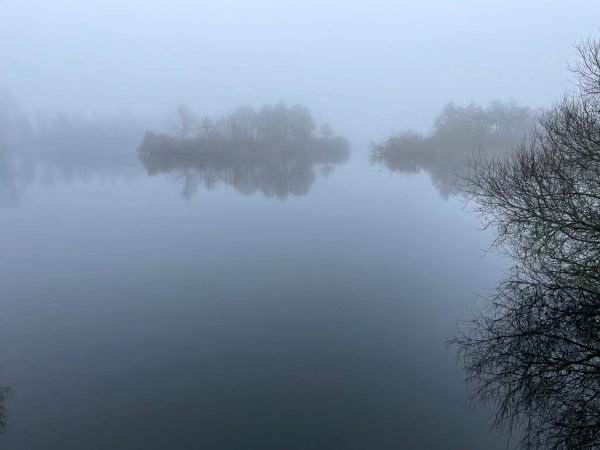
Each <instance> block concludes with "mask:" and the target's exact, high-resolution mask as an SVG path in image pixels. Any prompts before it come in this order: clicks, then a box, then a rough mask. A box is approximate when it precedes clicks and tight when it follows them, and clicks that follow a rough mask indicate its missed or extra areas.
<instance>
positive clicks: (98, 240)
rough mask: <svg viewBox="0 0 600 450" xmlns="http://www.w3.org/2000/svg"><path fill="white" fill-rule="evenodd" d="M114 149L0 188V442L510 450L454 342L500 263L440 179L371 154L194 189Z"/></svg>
mask: <svg viewBox="0 0 600 450" xmlns="http://www.w3.org/2000/svg"><path fill="white" fill-rule="evenodd" d="M109 161H113V163H114V164H113V163H111V162H108V163H107V162H106V161H105V160H104V159H103V158H98V159H96V160H94V159H92V160H85V162H84V163H82V162H78V161H77V158H74V157H70V156H67V157H62V158H54V159H50V160H49V161H48V160H47V161H45V162H44V163H43V164H41V165H40V163H39V162H36V161H29V162H27V161H25V162H24V161H21V160H19V161H16V162H15V161H13V162H11V164H12V166H11V167H13V168H14V167H20V168H21V170H22V171H23V173H25V174H26V175H23V176H20V177H15V176H13V178H12V179H8V178H7V177H6V176H5V179H4V180H3V182H2V183H3V184H2V183H0V186H2V188H1V189H0V191H1V190H2V189H4V190H3V191H2V194H1V195H0V199H2V200H3V202H2V205H3V207H2V208H1V209H0V313H1V314H0V362H1V363H2V367H3V370H2V372H0V385H10V386H12V387H13V389H14V394H13V397H12V398H11V399H10V401H9V402H8V403H7V406H8V407H9V412H10V422H9V426H8V428H7V433H6V434H5V435H4V436H1V437H0V447H2V448H6V449H11V450H17V449H60V450H68V449H166V448H172V449H254V448H256V449H309V448H310V449H333V448H340V449H345V448H349V449H350V448H356V449H461V450H464V449H473V450H475V449H477V450H480V449H504V448H505V446H506V440H505V439H503V438H500V437H499V436H498V435H496V434H494V433H490V432H489V431H488V428H489V424H490V422H489V419H488V417H489V415H490V412H489V411H485V410H483V409H481V408H478V409H473V408H470V407H469V406H468V404H466V403H465V402H466V399H467V395H466V391H465V385H464V383H463V381H462V374H461V372H460V370H459V368H458V367H457V366H456V363H455V360H454V356H453V354H452V353H448V352H446V351H445V350H444V345H443V341H444V339H445V338H446V337H448V336H449V335H450V334H451V333H452V332H453V330H454V325H455V322H456V320H457V319H461V318H468V316H469V311H471V310H472V309H476V308H477V307H478V303H476V302H474V298H475V293H476V292H484V289H485V288H486V287H487V286H493V285H494V284H495V282H496V281H497V279H498V278H499V276H500V274H501V270H502V268H503V262H502V261H500V260H499V259H498V258H497V257H494V256H493V255H488V256H487V257H485V258H483V259H482V252H481V249H482V248H485V247H486V244H487V243H488V242H489V238H490V236H489V235H486V234H484V233H482V232H478V231H477V225H478V222H477V220H476V218H474V217H472V216H469V215H467V214H465V213H464V212H462V210H461V204H460V202H458V201H457V200H456V199H452V198H450V199H448V200H445V199H443V198H442V197H440V195H439V193H438V190H436V188H435V187H434V186H433V185H432V183H431V180H430V178H429V177H428V175H426V174H418V175H411V176H406V175H402V174H390V173H389V172H388V171H387V170H386V169H383V170H382V171H380V167H378V166H369V164H368V162H367V157H366V153H365V152H362V151H361V150H360V149H359V150H357V151H355V153H354V154H353V155H352V157H351V158H350V161H349V162H348V163H347V164H341V165H338V166H337V167H335V168H334V170H333V171H332V172H329V171H328V170H329V168H327V167H325V168H323V167H320V166H315V167H313V168H312V169H311V170H313V173H312V175H311V176H310V177H308V178H306V177H303V178H302V180H303V183H304V184H303V186H304V187H303V188H302V189H296V188H294V189H290V190H289V192H287V194H286V195H278V194H277V192H279V193H281V192H284V194H285V193H286V192H285V189H284V191H281V190H279V191H277V189H275V190H273V189H271V190H269V189H270V188H264V189H263V188H261V187H260V186H263V187H264V185H263V184H261V185H257V186H258V187H257V186H250V187H248V186H246V187H245V188H243V189H237V188H234V187H232V186H231V185H228V184H226V183H224V182H222V181H220V182H216V183H212V184H210V183H209V184H210V186H208V185H207V186H208V187H210V188H211V189H210V190H209V189H206V188H205V187H204V186H203V185H202V180H203V178H202V174H195V175H194V176H196V177H199V178H197V179H196V181H198V180H200V181H198V183H197V184H199V186H198V187H197V188H194V189H192V191H193V192H191V194H192V195H190V190H189V186H187V185H186V183H189V180H188V178H186V177H189V175H190V174H189V173H188V174H185V173H183V172H172V173H161V174H157V175H155V176H148V174H147V172H146V171H145V169H144V167H143V166H142V165H141V164H140V163H139V162H138V161H137V160H135V159H134V158H133V157H131V158H129V156H127V157H124V158H122V159H120V160H119V161H120V162H114V161H116V160H110V159H109ZM28 164H29V165H28ZM15 165H16V166H15ZM27 167H29V169H28V170H29V171H27V170H25V169H23V168H27ZM5 172H6V171H5ZM27 174H28V175H27ZM9 178H10V177H9ZM307 180H308V181H307ZM186 189H187V190H186Z"/></svg>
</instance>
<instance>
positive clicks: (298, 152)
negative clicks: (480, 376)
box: [137, 102, 350, 200]
mask: <svg viewBox="0 0 600 450" xmlns="http://www.w3.org/2000/svg"><path fill="white" fill-rule="evenodd" d="M174 129H175V130H176V133H175V134H174V135H171V134H158V133H154V132H151V131H148V132H146V135H145V136H144V138H143V140H142V143H141V144H140V146H139V147H138V149H137V152H138V157H139V159H140V161H141V162H142V164H143V165H144V167H145V168H146V170H147V172H148V174H149V175H155V174H158V173H169V172H174V171H179V172H180V174H181V178H185V186H184V189H183V194H182V195H183V197H184V198H186V199H189V198H191V197H192V196H193V195H194V194H195V192H196V190H197V188H198V186H199V185H203V186H204V187H205V188H206V189H212V188H213V187H215V186H216V185H217V184H219V183H221V182H222V183H224V184H225V185H226V186H232V187H233V188H234V189H235V190H236V191H238V192H240V193H243V194H253V193H254V192H256V191H261V192H262V193H263V194H264V195H266V196H267V197H271V196H276V197H278V198H280V199H282V200H283V199H285V198H287V197H288V195H289V194H292V195H305V194H306V193H307V192H308V190H309V188H310V186H311V185H312V183H313V181H314V179H315V177H316V173H315V171H314V166H315V165H320V166H321V168H320V170H321V172H322V173H323V175H325V176H327V175H328V174H329V173H330V172H331V171H332V170H333V169H334V167H335V166H336V164H341V163H344V162H346V161H347V159H348V157H349V154H350V145H349V143H348V140H347V139H346V138H344V137H341V136H336V134H335V132H334V131H333V129H332V128H331V126H330V125H329V124H324V125H322V126H321V127H320V128H319V130H318V133H317V124H316V122H315V120H314V119H313V118H312V116H311V114H310V112H309V111H308V109H307V108H306V107H305V106H302V105H293V106H290V107H288V106H287V105H286V104H285V103H283V102H279V103H277V104H275V105H269V104H266V105H264V106H263V107H262V108H260V109H259V110H258V111H257V110H255V109H254V108H252V107H250V106H242V107H239V108H237V109H236V110H235V111H234V112H233V113H232V114H231V115H229V116H228V117H223V118H221V119H215V118H211V117H203V118H201V119H196V117H195V116H194V114H193V113H192V111H191V110H190V109H189V108H187V107H186V106H180V107H179V108H177V121H176V122H175V123H174Z"/></svg>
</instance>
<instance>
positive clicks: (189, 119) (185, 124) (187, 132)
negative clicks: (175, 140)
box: [174, 105, 196, 139]
mask: <svg viewBox="0 0 600 450" xmlns="http://www.w3.org/2000/svg"><path fill="white" fill-rule="evenodd" d="M174 126H175V128H176V129H177V131H178V132H179V137H180V138H181V139H187V138H188V137H190V136H191V135H192V133H193V132H194V129H195V128H196V119H195V118H194V113H193V112H192V110H191V109H189V108H188V107H187V106H186V105H179V106H178V107H177V121H176V122H175V124H174Z"/></svg>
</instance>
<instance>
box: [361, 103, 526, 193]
mask: <svg viewBox="0 0 600 450" xmlns="http://www.w3.org/2000/svg"><path fill="white" fill-rule="evenodd" d="M534 116H535V111H534V110H532V109H531V108H529V107H527V106H520V105H518V104H517V103H516V102H514V101H510V102H502V101H499V100H496V101H493V102H491V103H490V104H489V105H488V106H487V107H483V106H481V105H478V104H475V103H471V104H469V105H467V106H461V105H456V104H454V103H452V102H451V103H448V104H447V105H446V106H445V107H444V108H443V110H442V112H441V113H440V114H438V116H437V117H436V118H435V121H434V123H433V125H432V128H431V132H429V133H427V134H423V133H419V132H416V131H412V130H408V131H404V132H401V133H394V134H392V135H391V136H389V137H388V138H387V139H386V140H384V141H382V142H379V143H374V142H373V143H371V145H370V148H369V158H370V161H371V163H372V164H375V163H377V164H383V165H384V166H385V167H386V168H388V169H389V170H391V171H397V172H402V173H418V172H420V171H425V172H427V173H428V174H429V175H430V177H431V179H432V181H433V184H434V186H435V187H436V189H437V190H438V192H439V193H440V195H441V196H442V197H443V198H448V197H449V196H450V195H452V192H453V188H452V182H453V181H454V178H455V176H456V174H460V175H464V174H465V173H466V166H465V162H466V160H467V158H468V157H469V156H471V155H472V154H474V153H477V154H480V155H481V156H482V157H484V158H491V157H494V156H499V155H504V154H506V152H507V149H508V148H509V147H510V146H514V145H518V144H519V143H520V142H521V140H522V139H523V137H524V136H525V134H526V133H527V131H528V129H529V127H531V125H532V124H533V123H534Z"/></svg>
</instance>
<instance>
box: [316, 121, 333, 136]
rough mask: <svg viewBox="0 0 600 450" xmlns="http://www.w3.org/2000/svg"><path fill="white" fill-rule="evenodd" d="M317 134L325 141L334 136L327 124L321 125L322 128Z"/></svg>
mask: <svg viewBox="0 0 600 450" xmlns="http://www.w3.org/2000/svg"><path fill="white" fill-rule="evenodd" d="M319 134H320V135H321V136H323V137H324V138H325V139H329V138H330V137H332V136H334V135H335V133H334V131H333V129H332V128H331V126H330V125H329V124H328V123H325V124H323V126H322V127H321V129H320V130H319Z"/></svg>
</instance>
